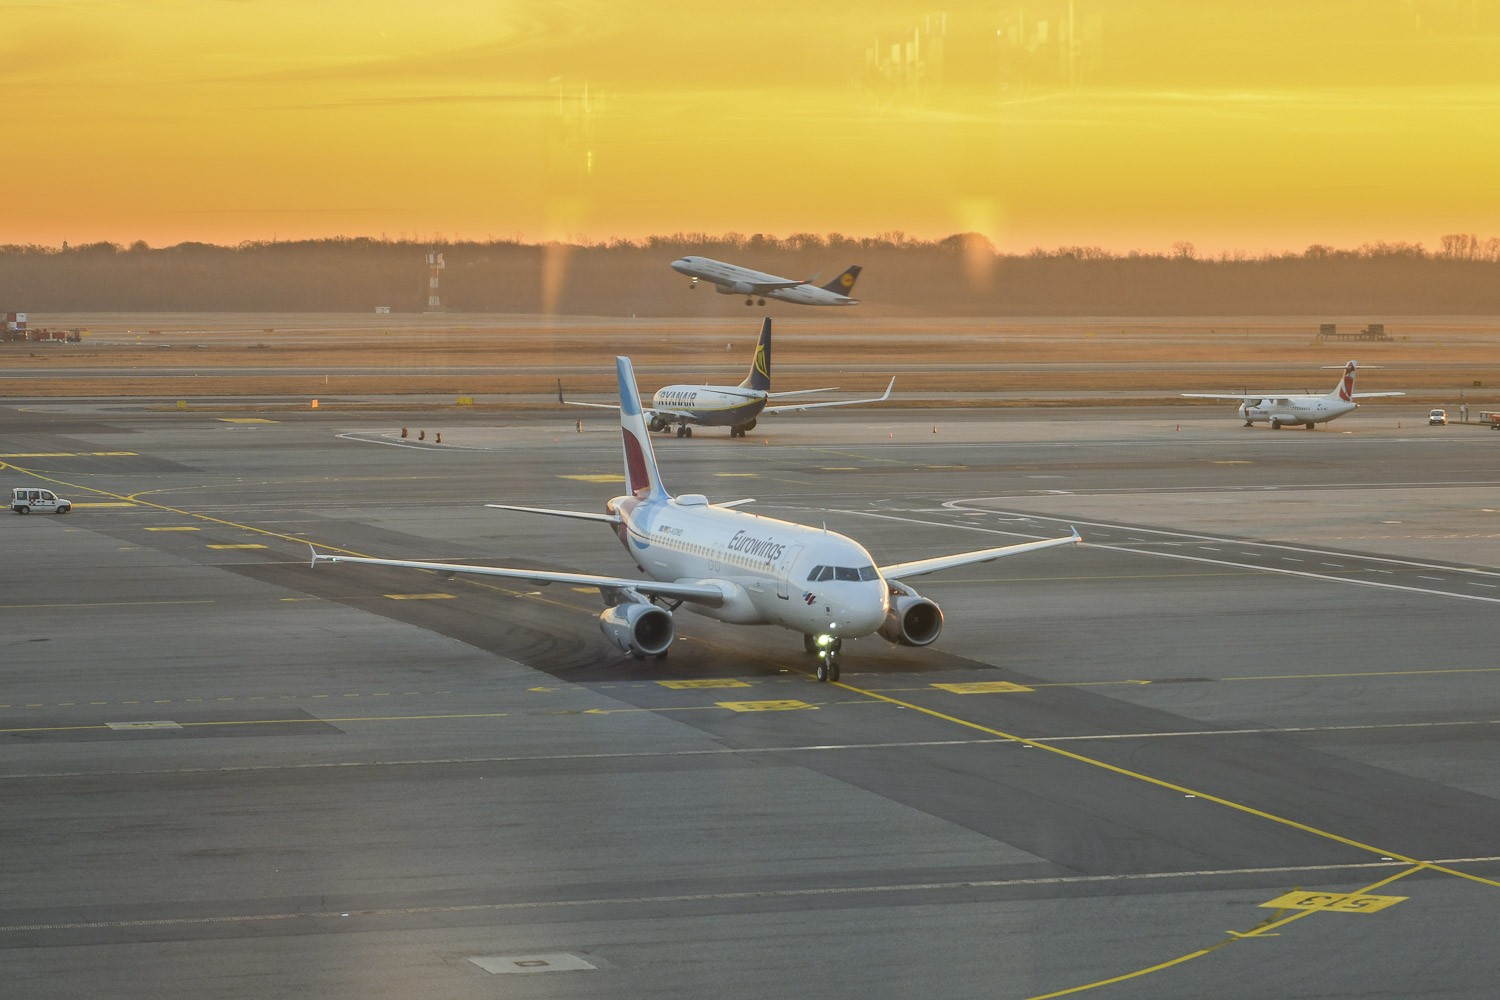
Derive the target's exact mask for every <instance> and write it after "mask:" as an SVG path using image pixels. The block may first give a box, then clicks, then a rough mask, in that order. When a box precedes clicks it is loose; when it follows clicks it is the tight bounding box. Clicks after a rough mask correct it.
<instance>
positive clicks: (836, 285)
mask: <svg viewBox="0 0 1500 1000" xmlns="http://www.w3.org/2000/svg"><path fill="white" fill-rule="evenodd" d="M860 270H861V268H860V266H859V265H858V264H851V265H850V266H849V269H848V270H847V271H845V272H844V273H843V274H841V275H839V276H838V277H837V278H834V279H833V280H832V281H830V282H829V283H828V284H826V285H824V286H823V291H825V292H833V293H834V294H835V295H853V294H854V282H855V281H856V280H857V279H858V278H859V272H860Z"/></svg>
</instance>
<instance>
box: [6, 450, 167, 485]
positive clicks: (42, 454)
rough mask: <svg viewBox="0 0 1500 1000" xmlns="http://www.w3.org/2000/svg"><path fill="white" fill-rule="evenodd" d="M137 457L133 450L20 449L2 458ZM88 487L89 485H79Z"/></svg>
mask: <svg viewBox="0 0 1500 1000" xmlns="http://www.w3.org/2000/svg"><path fill="white" fill-rule="evenodd" d="M125 457H129V458H135V457H138V456H137V455H136V453H135V452H133V451H18V452H12V453H11V454H8V455H0V458H125ZM79 489H87V487H83V486H81V487H79Z"/></svg>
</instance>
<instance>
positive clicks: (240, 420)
mask: <svg viewBox="0 0 1500 1000" xmlns="http://www.w3.org/2000/svg"><path fill="white" fill-rule="evenodd" d="M219 422H220V423H224V424H279V423H281V421H280V420H268V419H267V418H265V417H220V418H219Z"/></svg>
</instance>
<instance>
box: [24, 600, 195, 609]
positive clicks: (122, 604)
mask: <svg viewBox="0 0 1500 1000" xmlns="http://www.w3.org/2000/svg"><path fill="white" fill-rule="evenodd" d="M213 603H215V602H214V601H212V600H199V601H94V602H90V603H83V604H79V603H72V602H69V603H65V604H64V603H58V604H0V611H7V610H13V609H21V608H25V609H28V610H41V609H43V608H142V607H149V606H151V605H155V604H213Z"/></svg>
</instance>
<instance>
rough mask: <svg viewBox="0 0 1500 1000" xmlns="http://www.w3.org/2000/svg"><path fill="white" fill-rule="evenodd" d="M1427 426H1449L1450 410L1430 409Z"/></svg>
mask: <svg viewBox="0 0 1500 1000" xmlns="http://www.w3.org/2000/svg"><path fill="white" fill-rule="evenodd" d="M1427 426H1428V427H1447V426H1448V411H1447V410H1430V411H1428V413H1427Z"/></svg>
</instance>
